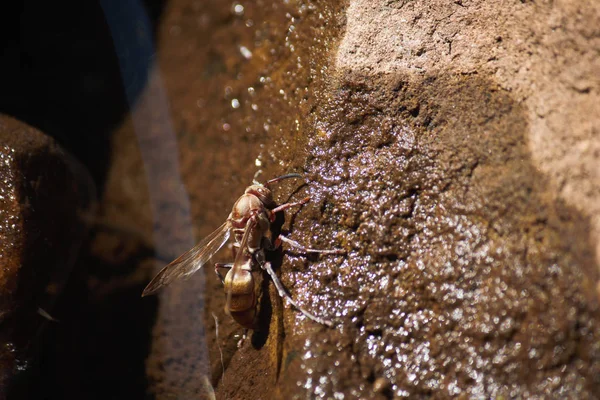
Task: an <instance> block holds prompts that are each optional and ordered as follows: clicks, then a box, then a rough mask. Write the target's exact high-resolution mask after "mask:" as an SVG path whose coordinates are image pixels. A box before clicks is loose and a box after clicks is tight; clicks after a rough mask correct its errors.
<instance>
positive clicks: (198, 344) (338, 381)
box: [57, 0, 600, 399]
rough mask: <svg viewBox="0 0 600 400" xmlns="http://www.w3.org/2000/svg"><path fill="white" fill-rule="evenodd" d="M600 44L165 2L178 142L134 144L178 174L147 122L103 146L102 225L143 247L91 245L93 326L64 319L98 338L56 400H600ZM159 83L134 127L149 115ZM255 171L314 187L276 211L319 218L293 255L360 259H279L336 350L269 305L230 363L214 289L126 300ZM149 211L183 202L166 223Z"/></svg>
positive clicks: (563, 36) (334, 5)
mask: <svg viewBox="0 0 600 400" xmlns="http://www.w3.org/2000/svg"><path fill="white" fill-rule="evenodd" d="M598 19H599V12H598V7H597V5H596V4H595V3H594V2H592V1H584V2H579V3H577V4H575V3H570V2H564V1H558V2H551V3H550V2H536V3H532V2H501V3H489V2H483V1H465V0H462V1H456V2H451V3H447V2H441V1H428V2H415V1H412V2H408V1H368V0H351V1H349V2H347V3H346V2H344V3H343V4H342V2H337V1H325V0H317V1H310V2H309V1H303V0H292V1H289V2H287V1H286V2H276V3H273V2H264V1H257V2H234V3H223V2H220V1H212V0H211V1H204V2H197V1H192V0H172V1H170V2H169V3H168V6H167V7H166V8H165V9H164V12H163V13H162V15H161V18H160V28H159V29H158V30H157V46H158V53H157V57H156V65H155V66H153V68H154V71H155V72H156V74H157V75H159V76H161V77H162V79H163V82H164V85H165V88H166V96H167V98H168V100H169V102H170V108H169V110H168V111H165V110H164V109H161V110H160V111H161V112H163V113H169V112H170V116H171V119H172V124H173V125H172V127H170V126H168V125H163V123H164V122H165V121H164V120H162V121H159V122H156V121H154V120H153V119H152V118H151V117H152V116H154V115H156V114H155V113H152V112H151V113H149V114H144V113H143V110H142V111H139V110H138V113H140V114H137V118H139V116H140V115H141V116H142V119H145V120H146V125H145V127H146V129H142V131H144V132H146V133H147V134H148V137H147V138H150V139H151V140H150V142H152V143H155V142H154V141H153V140H154V139H156V138H158V137H159V136H160V132H162V131H164V130H172V131H174V132H176V135H177V140H178V144H179V148H177V147H175V146H173V143H171V142H169V143H168V144H167V145H165V148H164V149H162V150H164V151H163V154H161V152H150V153H148V152H146V150H145V149H144V142H143V141H140V139H139V138H140V136H139V130H140V126H144V125H143V124H138V122H139V121H138V122H136V113H135V112H134V113H133V115H132V117H131V118H128V119H126V121H125V122H124V124H123V125H122V126H121V127H120V129H118V130H117V131H116V132H115V135H114V137H113V140H112V156H113V157H112V159H113V163H112V164H111V166H110V169H109V170H108V171H107V180H106V185H105V191H104V198H103V207H102V220H103V221H105V222H106V221H107V222H110V223H113V222H118V224H117V225H118V226H120V227H127V228H128V229H129V231H128V232H129V233H136V235H129V236H128V235H123V232H125V230H121V233H118V232H117V231H118V230H117V229H113V230H112V231H110V232H107V231H101V232H98V234H97V235H96V236H95V239H94V247H93V248H92V251H91V254H90V255H89V259H88V261H89V262H88V263H89V264H92V265H94V268H93V270H92V271H91V272H92V273H91V275H92V278H90V279H89V281H90V291H91V293H92V300H90V301H89V303H86V306H88V307H86V311H85V312H84V311H81V312H80V315H79V316H80V317H81V318H74V319H73V321H76V320H82V319H83V318H87V320H86V322H85V327H86V329H85V331H84V332H85V335H81V336H83V337H84V339H81V338H80V339H79V342H78V343H77V346H76V347H77V348H78V349H79V348H82V347H83V348H86V349H87V353H83V354H82V355H79V354H76V353H77V352H75V351H73V353H74V354H75V355H71V357H70V358H67V361H65V363H66V364H69V365H82V368H80V369H79V368H78V369H77V371H74V372H73V373H74V374H76V376H79V377H82V378H83V379H78V380H77V379H76V381H77V382H81V383H80V384H79V387H77V388H75V389H72V390H70V391H67V392H68V393H71V394H72V396H71V397H72V398H82V397H87V398H106V397H109V396H111V395H113V394H114V393H113V390H112V387H111V388H107V387H105V386H106V385H104V383H105V382H107V381H109V382H112V383H114V387H119V388H121V389H123V391H122V392H121V393H130V396H131V393H138V394H139V393H140V390H141V391H144V390H146V389H148V391H149V393H150V394H151V395H153V396H155V397H156V398H169V397H177V398H198V397H200V398H202V397H205V398H213V397H217V398H223V399H229V398H244V399H254V398H281V399H290V398H338V399H339V398H344V399H354V398H361V399H386V398H453V397H458V398H472V397H475V398H479V397H482V398H509V397H511V398H512V397H515V398H564V397H572V398H582V399H584V398H594V397H595V396H596V393H598V392H600V381H599V380H598V377H599V376H600V346H599V344H598V343H600V320H599V318H600V314H599V310H598V295H597V292H596V285H597V282H598V280H599V276H598V275H599V273H600V272H599V268H598V265H599V262H598V253H599V252H598V243H600V242H599V240H598V229H599V228H598V218H599V216H600V213H599V212H600V211H599V210H598V204H599V203H598V202H597V197H598V196H597V192H598V188H599V187H600V182H598V176H597V172H596V171H598V170H599V169H598V165H597V164H598V154H597V153H598V152H597V147H598V145H599V142H598V138H597V132H596V130H595V129H596V126H597V125H598V124H597V121H596V119H597V118H598V115H600V113H598V106H597V104H598V101H597V96H598V93H599V92H598V89H599V88H598V81H597V77H598V76H600V75H599V74H598V60H599V58H598V47H599V45H598V37H599V35H598V32H597V27H598V26H600V24H598ZM152 79H153V78H152V77H150V82H151V83H150V84H149V85H148V88H147V93H146V94H142V96H149V97H145V98H142V100H141V101H140V102H139V104H141V106H140V107H144V106H145V107H150V108H152V107H163V106H160V105H159V106H157V105H156V104H158V103H160V101H157V102H156V104H155V103H154V102H153V101H152V100H153V99H156V98H158V97H160V96H161V93H160V90H156V88H157V86H155V84H156V81H155V80H152ZM126 86H127V85H126ZM153 104H154V105H153ZM144 115H145V117H144ZM159 131H160V132H159ZM140 143H141V145H140ZM172 154H176V155H177V156H178V162H179V164H178V165H179V166H177V168H175V167H174V166H175V163H174V162H173V159H172V158H170V156H169V155H172ZM165 163H166V164H165ZM157 166H158V167H157ZM161 166H165V168H164V170H163V171H162V173H158V174H157V175H152V174H151V173H148V171H156V169H157V168H159V169H160V168H162V167H161ZM258 170H261V172H262V173H261V174H260V175H259V179H260V180H266V179H269V178H271V177H274V176H277V175H279V174H282V173H286V172H302V173H304V174H305V175H306V176H307V182H308V183H307V185H305V186H302V187H300V185H299V184H296V183H294V182H285V183H284V184H282V185H280V186H278V187H277V188H276V191H275V193H276V199H277V200H278V201H279V202H284V201H286V200H287V199H288V198H293V199H296V198H301V196H305V195H311V197H312V202H311V203H309V204H308V205H307V206H305V207H304V208H302V209H301V210H300V211H299V212H297V213H295V212H289V213H287V216H286V217H287V218H286V219H287V221H286V223H285V225H283V231H284V233H285V234H287V235H289V236H290V237H291V238H293V239H295V240H298V241H300V242H303V243H306V244H310V245H312V246H314V247H322V248H328V247H341V248H343V249H345V250H346V251H347V252H348V254H347V256H345V257H342V256H329V257H313V256H308V257H307V256H305V255H303V254H301V253H298V252H296V251H288V250H286V251H284V252H283V253H276V254H273V255H271V256H272V261H273V263H274V265H275V266H276V267H277V270H278V273H279V274H280V276H281V279H282V281H283V283H284V284H285V286H286V287H287V288H288V289H289V292H290V293H291V295H292V296H293V297H294V298H295V299H296V300H297V301H298V302H299V303H300V304H302V305H303V306H305V307H306V308H308V309H309V310H311V311H313V312H314V313H316V314H319V315H321V316H323V317H328V318H331V319H333V320H335V321H336V323H337V326H336V328H334V329H327V328H325V327H323V326H319V325H317V324H315V323H313V322H311V321H307V320H306V319H305V318H303V317H302V316H301V314H299V313H298V312H297V311H295V310H293V309H291V308H289V307H288V306H286V305H284V304H283V302H282V301H281V300H280V299H279V297H278V296H277V295H276V293H275V292H274V290H273V287H272V285H271V284H269V281H268V279H265V280H263V281H262V282H261V283H259V287H260V289H261V292H262V297H261V299H260V301H259V303H260V321H261V323H260V329H259V330H258V331H257V332H252V333H251V335H250V337H249V338H248V339H247V340H246V341H245V342H243V345H242V347H241V348H240V349H238V348H237V347H236V344H237V342H238V339H239V336H240V334H241V333H242V331H241V329H240V328H239V327H238V326H237V325H235V323H233V322H232V321H231V320H230V318H228V317H227V316H226V315H225V314H224V312H223V306H224V299H225V297H224V295H223V288H222V285H221V283H220V282H219V281H218V279H217V278H216V277H215V276H214V273H213V272H212V268H211V267H210V266H207V268H205V273H206V274H208V275H206V277H205V276H203V275H202V274H201V273H199V274H197V275H196V276H194V277H193V278H192V279H191V280H189V281H187V282H181V283H177V284H174V285H172V287H169V288H167V289H166V290H165V291H163V292H162V293H161V294H160V295H159V297H158V299H157V298H154V299H153V300H152V299H144V302H140V301H139V299H138V298H137V296H138V295H139V293H140V292H141V290H142V289H143V286H144V284H145V283H146V282H147V280H149V279H150V277H151V275H152V272H153V271H152V268H151V266H152V264H153V262H152V261H151V259H152V257H153V248H154V250H155V251H154V252H155V253H157V254H158V255H159V256H160V258H166V257H170V256H173V257H174V256H176V255H177V252H179V251H183V250H185V248H182V247H185V245H186V243H187V242H188V241H189V226H187V225H186V215H187V214H186V213H187V206H186V204H188V201H189V205H190V211H191V221H192V222H193V226H194V228H195V236H196V238H197V239H200V238H202V237H204V236H206V235H207V234H209V233H210V232H211V231H212V230H214V229H215V228H216V227H218V226H219V225H220V224H221V223H222V222H223V221H224V219H225V218H226V217H227V214H228V213H229V211H230V209H231V206H232V204H233V203H234V201H235V200H236V199H237V198H238V197H239V195H240V194H241V193H242V192H243V190H244V188H245V187H246V186H247V185H248V184H249V183H250V182H251V180H252V177H253V176H254V174H255V173H256V172H257V171H258ZM166 171H169V173H167V172H166ZM177 171H180V172H181V176H178V175H177ZM153 177H155V178H156V179H154V180H153V179H152V178H153ZM180 179H182V180H183V182H184V183H185V187H186V189H187V192H188V193H189V198H188V197H187V195H186V193H185V191H182V190H181V187H180ZM156 189H162V190H163V192H164V193H168V194H170V195H171V198H170V199H169V198H168V196H166V197H164V198H162V200H161V202H159V204H161V206H160V207H156V203H153V202H152V194H153V193H155V190H156ZM107 225H110V224H107ZM152 235H154V237H153V236H152ZM132 236H135V237H136V238H137V239H140V238H141V239H140V240H138V241H141V242H143V243H144V246H141V245H140V244H139V243H137V244H136V243H133V244H132V242H135V240H133V239H132ZM153 241H154V242H153ZM140 249H141V250H140ZM157 249H158V250H157ZM163 249H166V251H163ZM169 252H172V253H174V254H172V255H169ZM229 258H230V252H229V250H227V249H225V250H224V251H223V253H222V254H218V255H217V256H216V257H215V261H223V262H226V261H228V260H229ZM168 261H169V260H162V261H161V262H162V265H164V263H166V262H168ZM93 262H96V264H93ZM154 264H158V263H156V262H154ZM153 268H157V266H156V265H155V266H154V267H153ZM106 276H114V277H115V278H113V279H112V280H111V279H106V280H105V278H106ZM146 300H147V301H146ZM148 301H149V302H148ZM157 303H158V306H156V304H157ZM115 310H116V311H115ZM154 311H156V315H154V314H153V312H154ZM88 314H89V315H88ZM217 322H218V323H217ZM151 325H154V326H153V328H152V329H151V328H150V326H151ZM217 325H218V335H217V329H216V328H217ZM71 329H72V330H73V331H77V329H79V325H77V324H75V323H73V324H72V327H71ZM66 332H71V331H69V330H66ZM65 337H66V338H67V339H68V338H69V336H68V334H65V335H64V337H63V338H62V339H63V342H68V340H66V339H65ZM98 339H101V340H98ZM98 343H100V344H101V345H99V344H98ZM124 353H126V354H127V356H125V355H124ZM89 355H92V356H93V357H92V359H93V360H94V361H95V362H94V363H90V364H86V363H85V362H84V360H85V359H89V358H90V357H89ZM146 356H147V360H146V362H145V366H143V365H142V358H143V357H146ZM114 360H120V361H122V363H118V365H116V364H117V363H116V362H115V361H114ZM68 376H69V378H71V377H73V376H75V375H72V374H68ZM60 379H62V381H61V385H62V386H63V387H69V382H65V378H64V377H62V378H61V376H60V375H58V376H57V381H58V380H60ZM98 388H101V389H98ZM124 388H127V389H131V388H135V390H137V391H126V390H124ZM69 389H71V388H70V387H69ZM94 396H95V397H94Z"/></svg>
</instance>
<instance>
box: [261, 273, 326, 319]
mask: <svg viewBox="0 0 600 400" xmlns="http://www.w3.org/2000/svg"><path fill="white" fill-rule="evenodd" d="M261 267H262V268H263V269H264V270H266V271H267V272H268V273H269V276H270V277H271V280H272V281H273V283H274V284H275V288H276V289H277V292H278V293H279V296H281V298H283V299H286V300H287V301H289V302H290V304H292V305H293V306H294V307H295V308H296V309H298V311H300V312H301V313H302V314H304V315H305V316H306V317H307V318H309V319H312V320H313V321H315V322H317V323H319V324H322V325H325V326H328V327H330V328H332V327H333V322H331V321H329V320H326V319H323V318H319V317H317V316H315V315H312V314H311V313H309V312H308V311H306V310H305V309H304V308H302V307H300V306H299V305H298V304H297V303H296V302H295V301H294V299H292V296H290V295H289V294H288V293H287V292H286V291H285V289H284V287H283V284H282V283H281V281H280V280H279V278H278V277H277V275H275V271H273V268H272V267H271V263H270V262H266V263H264V264H262V265H261Z"/></svg>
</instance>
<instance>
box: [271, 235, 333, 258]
mask: <svg viewBox="0 0 600 400" xmlns="http://www.w3.org/2000/svg"><path fill="white" fill-rule="evenodd" d="M281 242H284V243H287V244H289V245H290V246H292V247H295V248H297V249H298V250H300V251H303V252H305V253H322V254H344V253H345V251H344V250H340V249H334V250H319V249H310V248H308V247H305V246H303V245H301V244H300V243H298V242H296V241H295V240H292V239H289V238H287V237H285V236H283V235H279V236H277V239H275V243H274V245H273V247H274V248H278V247H279V246H281Z"/></svg>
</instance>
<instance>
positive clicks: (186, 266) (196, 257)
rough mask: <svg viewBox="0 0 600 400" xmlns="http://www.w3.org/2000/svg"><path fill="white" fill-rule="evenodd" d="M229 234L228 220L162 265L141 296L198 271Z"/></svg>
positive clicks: (221, 245) (225, 240) (229, 225)
mask: <svg viewBox="0 0 600 400" xmlns="http://www.w3.org/2000/svg"><path fill="white" fill-rule="evenodd" d="M230 235H231V224H230V223H229V221H227V222H225V223H224V224H223V225H221V226H220V227H219V228H217V230H215V231H214V232H213V233H211V234H210V235H208V236H207V237H206V238H204V239H203V240H202V241H201V242H200V243H198V244H197V245H196V246H194V247H192V248H191V249H190V250H189V251H187V252H186V253H184V254H182V255H181V256H179V258H177V259H176V260H175V261H173V262H171V263H170V264H169V265H167V266H166V267H164V268H163V269H162V270H161V271H160V272H159V273H158V274H157V275H156V276H155V277H154V278H153V279H152V280H151V281H150V283H149V284H148V286H146V288H145V289H144V291H143V292H142V297H144V296H148V295H149V294H153V293H154V292H156V291H157V290H158V289H160V288H162V287H163V286H167V285H168V284H169V283H171V282H173V281H174V280H175V279H178V278H182V277H186V278H187V277H189V276H190V275H192V274H193V273H195V272H196V271H198V270H199V269H200V268H201V267H202V266H203V265H204V264H206V262H207V261H208V260H209V259H210V258H211V257H212V256H213V255H214V254H215V253H216V252H217V251H219V249H221V247H223V245H224V244H225V242H227V240H228V239H229V236H230Z"/></svg>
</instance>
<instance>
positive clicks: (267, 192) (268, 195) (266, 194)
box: [245, 185, 275, 208]
mask: <svg viewBox="0 0 600 400" xmlns="http://www.w3.org/2000/svg"><path fill="white" fill-rule="evenodd" d="M245 193H248V194H252V195H254V196H256V197H258V198H259V199H260V201H262V202H263V204H264V205H265V206H266V207H267V208H273V207H275V201H273V193H272V192H271V189H269V188H267V187H265V186H263V185H252V186H248V187H247V188H246V191H245Z"/></svg>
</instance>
